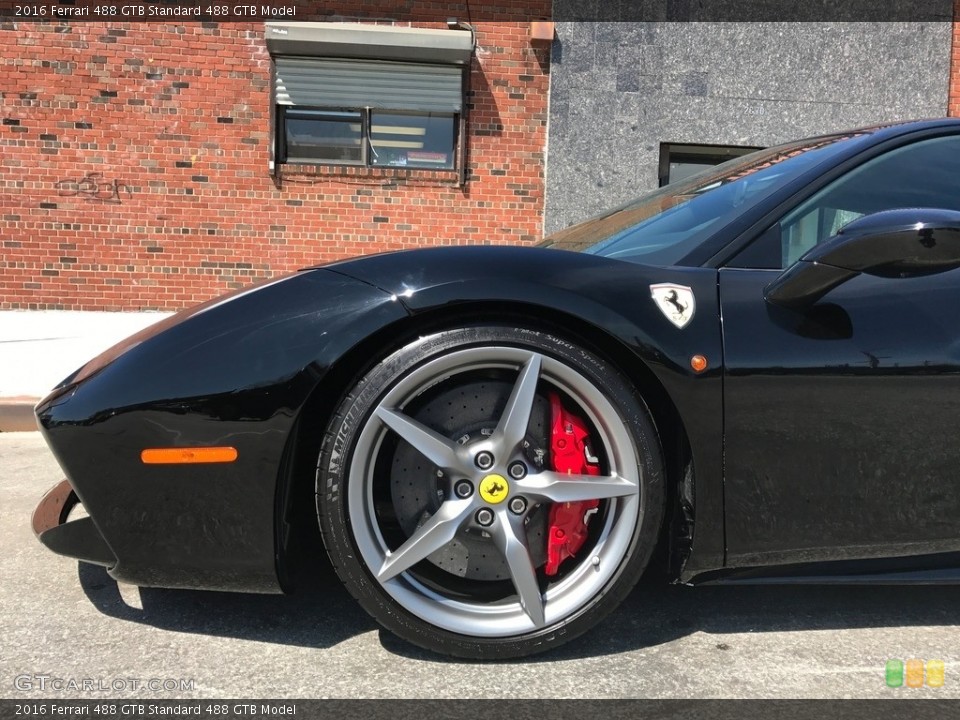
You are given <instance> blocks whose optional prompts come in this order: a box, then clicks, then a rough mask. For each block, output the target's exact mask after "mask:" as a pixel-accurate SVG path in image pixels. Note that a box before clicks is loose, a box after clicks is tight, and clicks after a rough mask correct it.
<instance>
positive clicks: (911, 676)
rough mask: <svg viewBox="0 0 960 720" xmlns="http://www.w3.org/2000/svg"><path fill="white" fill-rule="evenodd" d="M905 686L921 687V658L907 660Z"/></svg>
mask: <svg viewBox="0 0 960 720" xmlns="http://www.w3.org/2000/svg"><path fill="white" fill-rule="evenodd" d="M907 687H911V688H918V687H923V661H922V660H907Z"/></svg>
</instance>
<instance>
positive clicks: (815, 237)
mask: <svg viewBox="0 0 960 720" xmlns="http://www.w3.org/2000/svg"><path fill="white" fill-rule="evenodd" d="M958 168H960V137H942V138H934V139H932V140H921V141H920V142H916V143H913V144H911V145H906V146H904V147H900V148H897V149H896V150H891V151H890V152H887V153H884V154H883V155H880V156H879V157H876V158H873V159H872V160H869V161H867V162H865V163H864V164H863V165H860V166H858V167H856V168H854V169H853V170H851V171H850V172H848V173H846V174H845V175H843V176H842V177H840V178H838V179H837V180H835V181H833V182H832V183H830V184H829V185H827V187H825V188H823V189H822V190H820V192H818V193H816V194H815V195H813V197H810V198H808V199H807V200H805V201H804V202H802V203H801V204H800V205H799V206H798V207H796V208H794V209H793V210H791V211H790V212H789V213H787V214H786V215H785V216H784V217H783V218H782V219H781V220H780V222H779V224H778V225H777V226H774V227H772V228H770V229H768V230H767V231H766V232H765V233H763V234H762V235H761V236H760V237H758V238H757V239H756V240H755V241H754V242H753V243H751V245H750V246H749V247H747V248H745V249H744V250H743V251H741V253H740V254H739V255H738V256H737V257H736V258H734V259H733V260H732V261H731V263H730V265H731V266H733V267H776V265H775V264H774V263H775V259H776V258H778V257H779V259H780V264H779V267H780V268H786V267H789V266H790V265H791V264H793V263H794V262H796V261H797V260H798V259H799V258H800V257H801V256H802V255H803V254H804V253H806V252H807V251H808V250H810V249H811V248H812V247H813V246H814V245H816V244H818V243H821V242H823V241H824V240H827V239H828V238H830V237H831V236H833V235H835V234H836V232H837V231H838V230H839V229H840V228H842V227H843V226H844V225H846V224H847V223H848V222H851V221H852V220H856V219H857V218H859V217H862V216H864V215H868V214H870V213H875V212H880V211H881V210H892V209H894V208H904V207H937V208H947V209H950V210H960V170H958ZM760 258H764V260H762V261H760V260H759V259H760Z"/></svg>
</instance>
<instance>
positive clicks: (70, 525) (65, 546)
mask: <svg viewBox="0 0 960 720" xmlns="http://www.w3.org/2000/svg"><path fill="white" fill-rule="evenodd" d="M79 503H80V499H79V498H78V497H77V494H76V493H75V492H74V491H73V488H72V487H71V486H70V483H69V482H68V481H67V480H63V481H61V482H60V483H59V484H57V485H56V486H55V487H53V488H52V489H51V490H50V491H49V492H48V493H47V494H46V495H44V496H43V499H42V500H41V501H40V504H39V505H37V509H36V510H34V511H33V533H34V534H35V535H36V536H37V539H38V540H39V541H40V542H42V543H43V544H44V545H46V546H47V547H48V548H50V549H51V550H53V551H54V552H55V553H58V554H60V555H66V556H67V557H72V558H76V559H77V560H83V561H84V562H88V563H93V564H95V565H103V566H105V567H112V566H113V565H116V563H117V558H116V556H115V555H114V554H113V551H112V550H111V549H110V546H109V545H107V543H106V541H105V540H104V539H103V535H101V534H100V531H99V530H97V526H96V525H94V524H93V519H92V518H89V517H83V518H79V519H77V520H70V521H68V520H67V517H68V516H69V515H70V511H71V510H73V508H74V507H76V506H77V505H78V504H79Z"/></svg>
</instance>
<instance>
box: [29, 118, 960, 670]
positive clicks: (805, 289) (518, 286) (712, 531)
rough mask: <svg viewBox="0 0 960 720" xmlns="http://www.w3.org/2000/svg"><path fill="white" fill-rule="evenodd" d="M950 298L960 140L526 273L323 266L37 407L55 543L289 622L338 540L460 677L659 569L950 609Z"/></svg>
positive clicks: (679, 196)
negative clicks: (302, 563) (457, 666)
mask: <svg viewBox="0 0 960 720" xmlns="http://www.w3.org/2000/svg"><path fill="white" fill-rule="evenodd" d="M958 268H960V121H957V120H931V121H923V122H915V123H907V124H900V125H892V126H885V127H874V128H867V129H862V130H855V131H851V132H844V133H839V134H835V135H826V136H823V137H817V138H814V139H810V140H804V141H800V142H795V143H790V144H787V145H781V146H779V147H774V148H770V149H767V150H762V151H758V152H756V153H753V154H751V155H748V156H745V157H742V158H738V159H735V160H731V161H730V162H727V163H725V164H723V165H720V166H717V167H716V168H712V169H710V170H707V171H705V172H703V173H700V174H699V175H696V176H694V177H692V178H690V179H687V180H684V181H681V182H678V183H675V184H672V185H668V186H667V187H664V188H662V189H660V190H659V191H657V192H655V193H653V194H651V195H648V196H646V197H644V198H642V199H640V200H637V201H635V202H631V203H629V204H627V205H624V206H622V207H619V208H617V209H615V210H613V211H611V212H608V213H606V214H604V215H602V216H599V217H596V218H593V219H591V220H588V221H586V222H584V223H582V224H580V225H577V226H575V227H571V228H568V229H566V230H563V231H562V232H559V233H557V234H556V235H554V236H552V237H549V238H548V239H547V240H546V241H544V242H543V243H542V244H541V245H540V246H538V247H508V246H494V247H444V248H436V249H428V250H418V251H410V252H400V253H392V254H384V255H377V256H370V257H364V258H358V259H354V260H349V261H346V262H340V263H335V264H332V265H328V266H325V267H321V268H310V269H307V270H303V271H301V272H297V273H294V274H292V275H288V276H285V277H281V278H277V279H274V280H272V281H269V282H266V283H263V284H261V285H258V286H255V287H253V288H250V289H247V290H244V291H241V292H236V293H234V294H232V295H227V296H225V297H223V298H219V299H217V300H213V301H211V302H208V303H205V304H203V305H200V306H199V307H196V308H193V309H190V310H186V311H184V312H181V313H179V314H177V315H175V316H173V317H171V318H169V319H167V320H164V321H162V322H160V323H158V324H156V325H155V326H153V327H150V328H148V329H147V330H145V331H143V332H141V333H139V334H138V335H135V336H133V337H131V338H130V339H128V340H126V341H124V342H122V343H120V344H119V345H117V346H115V347H114V348H112V349H110V350H108V351H107V352H106V353H104V354H103V355H101V356H100V357H98V358H96V359H94V360H92V361H90V362H89V363H88V364H87V365H85V366H84V367H82V368H81V369H79V370H78V371H77V372H75V373H74V374H73V375H71V376H70V377H68V378H67V379H66V380H65V381H64V382H63V383H62V384H61V385H60V386H59V387H57V388H56V389H55V390H54V391H53V393H52V394H51V395H50V396H49V397H47V398H46V399H44V400H43V401H42V402H41V403H40V404H39V405H38V407H37V415H38V418H39V422H40V424H41V427H42V431H43V433H44V435H45V437H46V439H47V442H48V443H49V445H50V447H51V449H52V450H53V452H54V453H55V455H56V457H57V460H58V461H59V463H60V465H61V466H62V468H63V470H64V471H65V473H66V476H67V480H65V481H64V482H62V483H61V484H60V485H58V486H56V487H55V488H54V489H53V490H51V491H50V493H48V495H47V496H46V497H45V498H44V499H43V501H42V502H41V504H40V506H39V507H38V508H37V510H36V512H35V515H34V520H33V522H34V530H35V532H36V533H37V535H38V536H39V538H40V540H41V541H42V542H43V543H44V544H45V545H46V546H48V547H49V548H50V549H52V550H54V551H56V552H59V553H62V554H64V555H67V556H70V557H75V558H79V559H81V560H84V561H86V562H91V563H97V564H100V565H103V566H105V567H107V568H108V569H109V573H110V574H111V575H112V576H113V577H114V578H116V579H117V580H119V581H122V582H126V583H134V584H138V585H146V586H163V587H181V588H209V589H217V590H238V591H255V592H278V591H281V590H283V589H286V588H288V587H289V583H288V576H289V568H290V564H291V558H292V557H294V556H295V555H296V553H297V552H298V550H299V549H300V548H299V547H298V545H299V541H298V540H297V538H298V537H300V535H299V534H298V532H296V531H298V530H302V529H303V525H304V524H306V525H309V526H311V527H312V528H313V529H314V532H315V531H316V527H317V526H319V530H320V534H321V535H322V539H323V543H324V545H325V547H326V550H327V552H328V554H329V556H330V558H331V560H332V562H333V565H334V566H335V568H336V571H337V573H338V574H339V577H340V578H341V579H342V581H343V583H344V584H345V585H346V586H347V588H348V589H349V590H350V592H351V593H352V594H353V595H354V596H355V597H356V599H357V600H358V601H359V603H360V604H361V605H362V606H363V607H364V608H365V609H366V610H367V611H368V612H369V613H370V614H372V615H373V616H374V617H375V618H376V619H377V620H379V621H380V622H381V623H382V624H383V625H384V626H385V627H387V628H388V629H389V630H391V631H393V632H394V633H396V634H397V635H399V636H401V637H403V638H406V639H407V640H409V641H411V642H413V643H416V644H418V645H421V646H423V647H425V648H429V649H432V650H435V651H438V652H441V653H447V654H450V655H456V656H461V657H469V658H508V657H516V656H521V655H525V654H529V653H533V652H537V651H541V650H546V649H549V648H552V647H555V646H556V645H558V644H560V643H562V642H565V641H567V640H570V639H572V638H575V637H577V636H578V635H580V634H581V633H583V632H584V631H586V630H587V629H588V628H590V627H591V626H593V625H594V624H596V623H597V622H598V621H600V620H601V619H602V618H603V617H604V616H605V615H607V614H608V613H609V612H610V611H611V610H612V609H613V608H615V607H616V606H617V604H618V603H619V602H620V601H621V600H623V598H624V597H625V596H626V595H627V593H628V592H629V591H630V589H631V588H632V587H633V586H634V585H635V583H636V582H637V580H638V578H639V577H640V575H641V574H642V573H643V571H644V569H645V568H646V567H647V565H648V564H649V563H650V561H651V558H652V557H654V551H655V550H657V553H656V556H655V557H656V558H657V560H658V562H659V561H660V559H661V558H662V560H663V564H664V566H665V567H666V570H667V572H669V573H670V574H671V576H672V577H673V579H675V580H677V581H679V582H684V583H693V584H696V583H701V582H715V583H716V582H725V583H731V582H950V581H956V580H958V579H960V475H958V474H957V468H958V467H960V442H958V439H957V435H956V430H954V427H955V426H956V425H957V423H958V419H960V323H958V317H960V315H958V312H960V271H958ZM78 503H80V504H82V506H83V507H84V508H85V509H86V512H87V513H88V514H87V516H84V517H79V518H78V517H77V516H76V515H74V516H73V517H72V518H71V517H70V513H71V510H72V509H73V507H74V506H76V505H77V504H78ZM304 508H307V509H308V511H307V512H303V510H304ZM314 508H315V511H314ZM318 612H322V609H319V610H318Z"/></svg>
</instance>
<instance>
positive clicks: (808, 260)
mask: <svg viewBox="0 0 960 720" xmlns="http://www.w3.org/2000/svg"><path fill="white" fill-rule="evenodd" d="M958 267H960V212H957V211H955V210H941V209H938V208H903V209H897V210H884V211H883V212H878V213H873V214H871V215H864V216H863V217H862V218H858V219H857V220H854V221H853V222H851V223H848V224H847V225H844V226H843V227H842V228H841V229H840V231H839V232H838V233H837V234H836V235H834V236H833V237H832V238H830V239H829V240H827V241H826V242H823V243H820V244H819V245H817V246H816V247H814V248H812V249H811V250H810V251H809V252H807V253H806V254H804V256H803V257H801V258H800V259H799V260H797V262H795V263H794V264H793V265H791V266H790V267H788V268H787V269H786V270H784V271H783V272H782V273H781V274H780V276H779V277H777V279H776V280H774V281H773V282H772V283H770V284H769V285H767V287H766V288H765V289H764V292H763V297H764V299H765V300H766V301H767V302H770V303H773V304H774V305H780V306H782V307H787V308H793V309H800V308H804V307H809V306H811V305H813V304H814V303H816V302H817V301H818V300H819V299H820V298H822V297H823V296H824V295H826V294H827V293H828V292H830V291H831V290H833V289H834V288H835V287H837V286H838V285H841V284H842V283H845V282H846V281H847V280H849V279H851V278H853V277H856V276H857V275H859V274H861V273H865V274H867V275H874V276H876V277H887V278H902V277H917V276H921V275H933V274H934V273H941V272H946V271H947V270H953V269H954V268H958Z"/></svg>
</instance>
